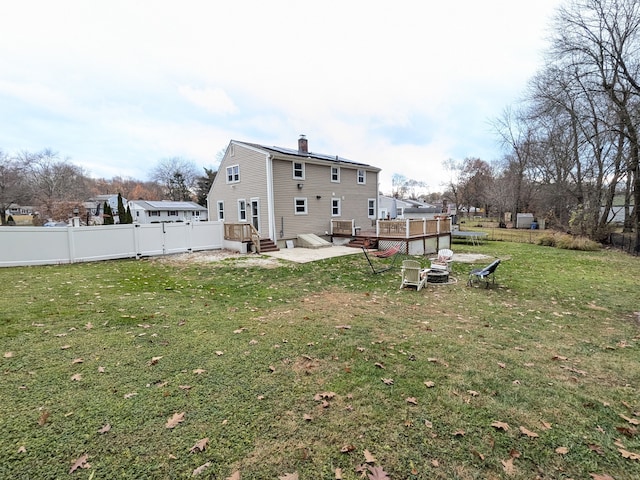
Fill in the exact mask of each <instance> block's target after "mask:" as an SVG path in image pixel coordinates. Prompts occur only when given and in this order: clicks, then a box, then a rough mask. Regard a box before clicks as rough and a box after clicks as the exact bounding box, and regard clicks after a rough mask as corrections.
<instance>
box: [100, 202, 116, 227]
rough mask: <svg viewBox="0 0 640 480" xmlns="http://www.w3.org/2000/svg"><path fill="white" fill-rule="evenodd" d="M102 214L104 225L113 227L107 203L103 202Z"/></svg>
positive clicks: (111, 214)
mask: <svg viewBox="0 0 640 480" xmlns="http://www.w3.org/2000/svg"><path fill="white" fill-rule="evenodd" d="M102 210H103V214H102V217H103V219H104V222H103V223H104V224H105V225H113V224H114V223H115V222H114V220H113V212H112V211H111V205H109V204H108V203H107V202H104V207H103V209H102Z"/></svg>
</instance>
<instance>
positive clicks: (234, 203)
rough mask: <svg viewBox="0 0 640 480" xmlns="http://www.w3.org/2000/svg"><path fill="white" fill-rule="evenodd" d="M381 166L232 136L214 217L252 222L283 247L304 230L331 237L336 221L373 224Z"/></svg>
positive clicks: (211, 199)
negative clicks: (245, 140)
mask: <svg viewBox="0 0 640 480" xmlns="http://www.w3.org/2000/svg"><path fill="white" fill-rule="evenodd" d="M379 172H380V169H379V168H377V167H373V166H371V165H366V164H364V163H357V162H353V161H351V160H347V159H345V158H342V157H339V156H337V155H325V154H321V153H315V152H310V151H309V149H308V142H307V139H306V138H305V136H304V135H302V136H301V137H300V139H299V140H298V149H297V150H293V149H289V148H281V147H268V146H265V145H258V144H255V143H247V142H239V141H236V140H232V141H231V142H230V143H229V146H228V147H227V150H226V152H225V155H224V157H223V158H222V162H221V163H220V168H219V170H218V175H216V178H215V180H214V182H213V184H212V185H211V189H210V191H209V195H208V197H207V202H208V206H209V216H210V218H211V219H216V220H220V221H224V222H225V223H249V224H251V225H253V227H255V229H256V230H258V232H259V233H260V236H261V237H262V238H269V239H271V240H272V241H273V242H275V243H276V244H277V245H278V246H279V247H281V248H282V247H284V246H285V243H286V240H294V241H295V240H296V239H297V236H298V235H300V234H308V233H313V234H316V235H327V233H328V232H329V231H330V230H331V221H332V220H354V221H355V223H356V225H358V226H361V225H370V224H371V221H372V220H375V219H376V217H377V212H378V173H379Z"/></svg>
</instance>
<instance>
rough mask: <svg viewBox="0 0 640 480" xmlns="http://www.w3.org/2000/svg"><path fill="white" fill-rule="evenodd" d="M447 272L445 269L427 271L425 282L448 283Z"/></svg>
mask: <svg viewBox="0 0 640 480" xmlns="http://www.w3.org/2000/svg"><path fill="white" fill-rule="evenodd" d="M448 282H449V272H447V271H446V270H429V271H427V283H448Z"/></svg>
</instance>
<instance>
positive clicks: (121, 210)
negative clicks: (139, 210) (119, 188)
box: [118, 193, 127, 223]
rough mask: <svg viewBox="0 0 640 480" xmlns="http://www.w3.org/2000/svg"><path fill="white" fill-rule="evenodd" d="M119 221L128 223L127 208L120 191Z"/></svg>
mask: <svg viewBox="0 0 640 480" xmlns="http://www.w3.org/2000/svg"><path fill="white" fill-rule="evenodd" d="M118 223H127V210H126V209H125V208H124V202H123V201H122V194H121V193H118Z"/></svg>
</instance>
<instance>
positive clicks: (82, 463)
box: [69, 454, 91, 474]
mask: <svg viewBox="0 0 640 480" xmlns="http://www.w3.org/2000/svg"><path fill="white" fill-rule="evenodd" d="M88 459H89V455H86V454H85V455H83V456H81V457H80V458H78V459H76V460H74V461H73V465H71V469H70V470H69V473H70V474H71V473H73V472H75V471H76V470H77V469H79V468H91V465H90V464H88V463H87V460H88Z"/></svg>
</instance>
